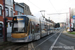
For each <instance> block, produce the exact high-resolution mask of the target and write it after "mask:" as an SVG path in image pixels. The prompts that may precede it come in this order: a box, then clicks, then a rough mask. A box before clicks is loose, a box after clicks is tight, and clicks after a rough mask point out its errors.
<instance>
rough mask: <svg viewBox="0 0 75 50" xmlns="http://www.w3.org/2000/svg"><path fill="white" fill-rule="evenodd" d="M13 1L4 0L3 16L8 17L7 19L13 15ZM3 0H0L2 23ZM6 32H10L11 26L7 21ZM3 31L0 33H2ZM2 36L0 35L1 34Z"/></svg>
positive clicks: (0, 22)
mask: <svg viewBox="0 0 75 50" xmlns="http://www.w3.org/2000/svg"><path fill="white" fill-rule="evenodd" d="M13 1H14V0H5V13H6V14H5V17H6V18H7V19H8V21H10V20H12V17H13ZM3 16H4V15H3V0H0V24H2V25H3ZM7 32H8V35H7V36H9V33H11V26H10V24H9V22H8V27H7ZM2 34H3V33H0V35H2ZM1 37H2V36H1Z"/></svg>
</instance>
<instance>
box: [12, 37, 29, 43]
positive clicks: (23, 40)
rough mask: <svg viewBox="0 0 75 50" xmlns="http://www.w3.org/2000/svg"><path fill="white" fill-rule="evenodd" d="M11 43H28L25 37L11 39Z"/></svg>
mask: <svg viewBox="0 0 75 50" xmlns="http://www.w3.org/2000/svg"><path fill="white" fill-rule="evenodd" d="M11 42H28V39H27V37H25V38H11Z"/></svg>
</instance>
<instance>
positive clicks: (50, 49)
mask: <svg viewBox="0 0 75 50" xmlns="http://www.w3.org/2000/svg"><path fill="white" fill-rule="evenodd" d="M60 35H61V33H60V34H59V35H58V37H57V38H56V40H55V41H54V43H53V44H52V46H51V47H50V48H49V50H52V49H53V47H54V45H55V43H56V42H57V40H58V38H59V37H60Z"/></svg>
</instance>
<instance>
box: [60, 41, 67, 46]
mask: <svg viewBox="0 0 75 50" xmlns="http://www.w3.org/2000/svg"><path fill="white" fill-rule="evenodd" d="M59 43H60V44H61V45H64V46H67V45H66V44H63V43H61V42H59Z"/></svg>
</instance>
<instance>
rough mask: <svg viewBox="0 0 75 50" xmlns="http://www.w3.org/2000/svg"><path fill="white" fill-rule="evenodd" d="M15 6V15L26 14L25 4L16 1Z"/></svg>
mask: <svg viewBox="0 0 75 50" xmlns="http://www.w3.org/2000/svg"><path fill="white" fill-rule="evenodd" d="M13 8H14V15H24V6H23V5H21V4H19V3H16V2H14V4H13Z"/></svg>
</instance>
